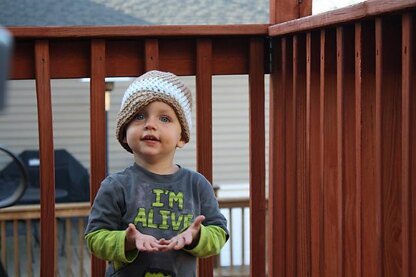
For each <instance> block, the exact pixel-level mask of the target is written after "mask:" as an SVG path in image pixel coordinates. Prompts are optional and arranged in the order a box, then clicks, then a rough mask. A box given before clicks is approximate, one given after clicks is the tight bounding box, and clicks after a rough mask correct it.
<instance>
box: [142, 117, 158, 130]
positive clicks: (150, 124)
mask: <svg viewBox="0 0 416 277" xmlns="http://www.w3.org/2000/svg"><path fill="white" fill-rule="evenodd" d="M144 127H145V128H146V129H155V128H156V118H154V117H152V116H149V117H148V118H147V119H146V122H145V125H144Z"/></svg>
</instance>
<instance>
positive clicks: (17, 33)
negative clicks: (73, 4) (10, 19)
mask: <svg viewBox="0 0 416 277" xmlns="http://www.w3.org/2000/svg"><path fill="white" fill-rule="evenodd" d="M267 27H268V25H267V24H240V25H151V26H87V27H85V26H82V27H56V26H54V27H52V26H51V27H7V29H8V30H9V31H10V32H11V33H12V35H13V36H14V37H16V38H37V39H41V38H42V39H46V38H91V37H95V38H98V37H99V38H123V37H124V38H125V37H128V38H131V37H136V38H138V37H189V36H193V37H195V36H197V37H202V36H240V35H245V36H246V35H249V36H252V35H266V34H267Z"/></svg>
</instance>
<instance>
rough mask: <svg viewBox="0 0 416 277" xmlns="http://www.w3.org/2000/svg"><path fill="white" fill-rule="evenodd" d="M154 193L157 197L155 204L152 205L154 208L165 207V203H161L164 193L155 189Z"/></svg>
mask: <svg viewBox="0 0 416 277" xmlns="http://www.w3.org/2000/svg"><path fill="white" fill-rule="evenodd" d="M153 193H154V194H155V195H156V199H155V202H153V203H152V206H153V207H159V208H160V207H163V203H162V202H160V195H161V194H162V193H163V190H161V189H153Z"/></svg>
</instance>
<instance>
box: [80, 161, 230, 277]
mask: <svg viewBox="0 0 416 277" xmlns="http://www.w3.org/2000/svg"><path fill="white" fill-rule="evenodd" d="M201 214H202V215H204V216H205V220H204V222H203V223H202V224H203V225H204V226H208V225H215V226H219V227H221V228H223V229H224V230H225V232H226V233H227V234H228V231H227V228H226V225H227V222H226V219H225V218H224V216H223V215H222V214H221V213H220V210H219V207H218V202H217V200H216V198H215V195H214V192H213V189H212V186H211V184H210V183H209V182H208V181H207V180H206V179H205V178H204V176H202V175H201V174H199V173H197V172H194V171H191V170H188V169H185V168H179V170H178V171H177V172H175V173H174V174H170V175H158V174H155V173H152V172H150V171H147V170H146V169H144V168H142V167H140V166H138V165H137V164H134V165H133V166H131V167H128V168H126V169H125V170H124V171H122V172H119V173H115V174H112V175H110V176H108V177H107V178H106V179H105V180H104V181H103V182H102V184H101V187H100V189H99V191H98V193H97V196H96V198H95V200H94V204H93V206H92V209H91V213H90V216H89V221H88V225H87V229H86V234H88V233H90V232H93V231H96V230H102V229H106V230H125V229H126V228H127V226H128V224H129V223H134V224H135V225H136V228H137V229H138V230H139V231H140V232H141V233H144V234H148V235H152V236H154V237H155V238H156V239H160V238H165V239H170V238H172V237H174V236H175V235H177V234H178V233H179V232H180V231H181V230H183V229H184V228H185V227H187V226H189V225H190V224H191V223H192V221H193V219H194V218H195V217H197V216H198V215H201ZM146 273H163V274H164V275H165V276H177V277H179V276H196V258H195V257H194V256H193V255H191V254H189V253H188V252H186V251H183V250H179V251H167V252H157V253H149V252H139V254H138V257H137V258H136V259H135V261H134V262H133V263H131V264H128V265H126V266H125V267H123V268H121V269H120V270H118V271H115V270H114V267H113V266H112V264H111V263H110V266H109V268H108V269H107V273H106V276H145V274H146ZM158 276H160V275H158ZM162 276H163V275H162Z"/></svg>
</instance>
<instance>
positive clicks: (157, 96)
mask: <svg viewBox="0 0 416 277" xmlns="http://www.w3.org/2000/svg"><path fill="white" fill-rule="evenodd" d="M154 101H161V102H164V103H166V104H168V105H170V106H171V107H172V108H173V109H174V111H175V112H176V115H177V116H178V119H179V123H180V124H181V129H182V139H183V140H184V141H185V143H187V142H189V138H190V129H191V128H192V96H191V91H190V90H189V88H188V87H187V86H186V85H185V84H184V83H183V82H182V81H181V80H180V79H179V78H178V77H177V76H176V75H174V74H172V73H170V72H161V71H157V70H152V71H149V72H147V73H145V74H143V75H141V76H140V77H138V78H136V79H135V80H134V81H133V82H132V83H131V84H130V86H129V87H128V88H127V90H126V91H125V92H124V96H123V99H122V101H121V108H120V112H119V113H118V116H117V127H116V136H117V139H118V141H119V142H120V144H121V146H123V147H124V148H125V149H126V150H127V151H129V152H132V150H131V149H130V147H129V146H128V144H127V143H125V142H123V140H124V138H125V136H126V127H127V124H128V123H130V121H131V120H132V119H133V117H134V116H135V115H136V113H137V112H139V111H140V110H141V109H142V108H144V107H145V106H147V105H148V104H150V103H151V102H154Z"/></svg>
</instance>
